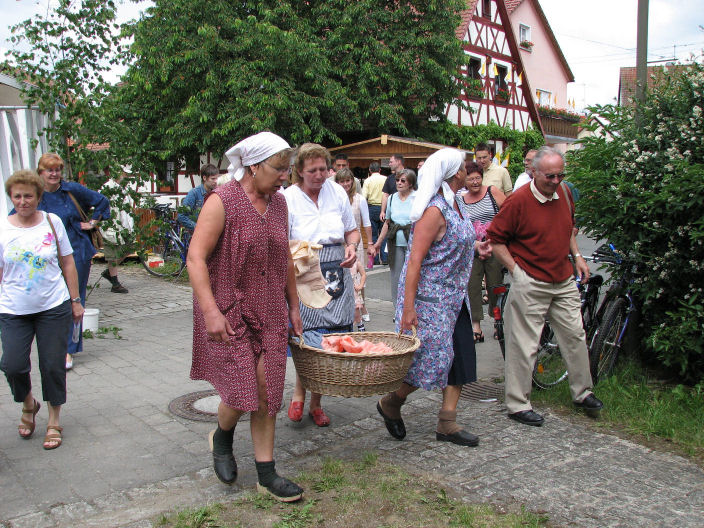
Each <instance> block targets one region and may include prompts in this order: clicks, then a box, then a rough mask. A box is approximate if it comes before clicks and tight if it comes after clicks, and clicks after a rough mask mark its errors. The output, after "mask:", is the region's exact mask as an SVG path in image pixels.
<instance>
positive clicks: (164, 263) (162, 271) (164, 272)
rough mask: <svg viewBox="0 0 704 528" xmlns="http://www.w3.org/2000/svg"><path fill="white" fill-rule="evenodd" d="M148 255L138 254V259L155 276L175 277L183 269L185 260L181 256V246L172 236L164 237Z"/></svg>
mask: <svg viewBox="0 0 704 528" xmlns="http://www.w3.org/2000/svg"><path fill="white" fill-rule="evenodd" d="M151 257H152V258H151V259H150V257H149V256H147V255H145V256H144V257H142V256H140V257H139V260H140V262H141V263H142V266H144V269H145V270H147V271H148V272H149V273H151V274H152V275H155V276H157V277H176V276H177V275H179V274H180V273H181V271H183V268H184V267H185V266H186V262H185V260H184V259H183V258H181V248H180V246H179V245H178V243H176V242H175V241H174V240H173V239H172V238H170V237H166V238H164V239H163V242H162V243H161V244H160V245H158V246H155V247H154V250H153V251H152V252H151Z"/></svg>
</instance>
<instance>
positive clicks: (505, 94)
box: [494, 88, 511, 103]
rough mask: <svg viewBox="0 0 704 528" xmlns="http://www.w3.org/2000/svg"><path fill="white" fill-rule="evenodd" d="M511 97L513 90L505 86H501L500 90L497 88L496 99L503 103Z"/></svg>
mask: <svg viewBox="0 0 704 528" xmlns="http://www.w3.org/2000/svg"><path fill="white" fill-rule="evenodd" d="M510 97H511V92H509V91H508V90H507V89H505V88H499V89H498V90H496V96H495V97H494V100H495V101H498V102H501V103H507V102H508V100H509V98H510Z"/></svg>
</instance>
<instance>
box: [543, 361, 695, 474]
mask: <svg viewBox="0 0 704 528" xmlns="http://www.w3.org/2000/svg"><path fill="white" fill-rule="evenodd" d="M594 393H595V394H596V395H597V397H598V398H599V399H601V400H602V401H603V402H604V410H603V411H602V412H601V416H600V417H599V420H598V422H596V423H597V424H600V425H603V426H607V427H608V426H614V427H616V428H619V429H622V430H623V431H625V432H627V433H630V434H633V435H637V436H642V437H643V438H644V439H645V440H647V441H651V440H661V441H664V442H668V443H672V444H673V446H674V447H675V448H676V449H675V450H676V451H678V452H680V453H681V454H685V455H687V456H690V457H693V458H694V459H696V460H697V461H698V462H702V461H704V427H702V424H704V385H703V384H699V385H697V386H695V387H687V386H685V385H681V384H679V385H676V384H669V383H666V382H663V381H662V380H659V379H657V377H656V376H655V375H654V373H653V372H651V371H649V370H647V369H645V368H644V367H642V366H641V365H639V364H638V363H637V362H636V361H635V360H632V359H625V360H624V361H622V362H621V363H620V364H619V365H617V368H616V370H615V372H614V374H613V376H611V377H609V378H607V379H605V380H600V381H599V383H598V384H597V385H596V386H595V387H594ZM531 400H532V401H533V402H534V403H536V404H538V406H540V405H547V406H553V407H558V408H562V410H565V411H567V410H569V412H571V413H574V412H576V411H575V410H574V407H573V405H572V399H571V397H570V393H569V387H568V384H567V383H566V382H565V383H562V384H560V385H559V386H557V387H555V388H553V389H550V390H533V393H532V396H531Z"/></svg>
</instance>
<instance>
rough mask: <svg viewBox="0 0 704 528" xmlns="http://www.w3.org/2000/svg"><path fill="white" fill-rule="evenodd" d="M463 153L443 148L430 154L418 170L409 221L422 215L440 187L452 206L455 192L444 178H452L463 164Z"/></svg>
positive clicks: (415, 219)
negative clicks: (416, 186) (416, 185)
mask: <svg viewBox="0 0 704 528" xmlns="http://www.w3.org/2000/svg"><path fill="white" fill-rule="evenodd" d="M464 157H465V153H464V152H462V151H461V150H457V149H454V148H449V147H448V148H443V149H440V150H438V151H437V152H434V153H433V154H431V155H430V156H429V157H428V159H426V160H425V163H424V164H423V166H422V167H421V168H420V171H418V190H417V191H416V197H415V200H414V202H413V206H412V208H411V222H417V221H418V220H420V217H421V216H423V212H424V211H425V208H426V207H428V203H429V202H430V199H431V198H432V197H433V196H435V194H437V192H438V189H440V188H441V187H442V194H443V196H444V197H445V200H446V201H447V203H448V204H449V205H450V206H452V205H453V203H454V200H455V193H454V192H453V191H452V189H450V186H449V185H448V184H447V181H446V180H449V179H450V178H452V177H453V176H454V175H455V174H457V172H458V171H459V170H460V169H461V168H462V166H463V165H464Z"/></svg>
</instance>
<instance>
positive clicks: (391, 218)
mask: <svg viewBox="0 0 704 528" xmlns="http://www.w3.org/2000/svg"><path fill="white" fill-rule="evenodd" d="M415 186H416V173H415V172H413V171H412V170H411V169H403V170H402V171H401V172H400V173H399V174H398V175H397V176H396V192H395V193H394V194H392V195H391V196H389V200H388V201H387V204H386V205H387V207H386V210H387V214H386V220H384V225H383V226H382V228H381V233H379V238H378V239H377V241H376V242H375V243H374V244H373V245H370V246H369V247H368V248H367V252H368V253H369V255H371V256H372V257H374V256H376V255H378V254H379V251H380V250H381V247H382V245H383V244H384V240H385V239H386V237H387V235H388V237H389V240H388V246H389V249H388V255H389V269H390V270H391V300H392V301H393V303H394V308H395V307H396V301H397V299H398V280H399V277H400V276H401V268H403V263H404V261H405V260H406V249H407V248H408V238H409V236H410V233H411V208H412V207H413V199H414V197H415V195H414V191H413V189H414V188H415Z"/></svg>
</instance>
